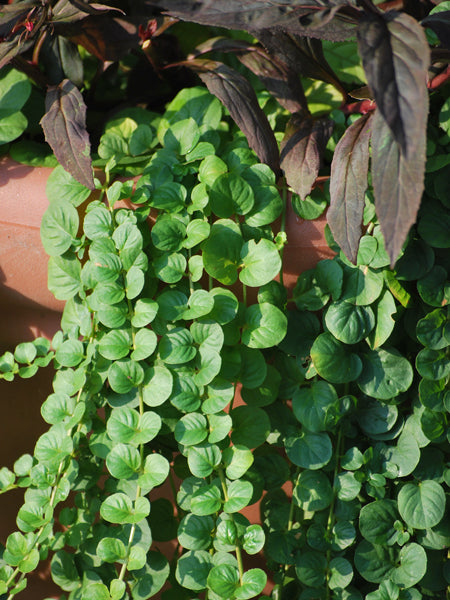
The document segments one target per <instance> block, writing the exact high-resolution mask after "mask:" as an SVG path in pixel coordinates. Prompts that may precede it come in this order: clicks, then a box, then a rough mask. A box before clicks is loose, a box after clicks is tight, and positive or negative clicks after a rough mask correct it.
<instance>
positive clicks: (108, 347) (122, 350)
mask: <svg viewBox="0 0 450 600" xmlns="http://www.w3.org/2000/svg"><path fill="white" fill-rule="evenodd" d="M131 342H132V339H131V332H130V331H129V330H127V329H114V330H113V331H109V332H108V333H106V334H105V335H104V336H103V337H102V338H101V339H100V342H99V345H98V351H99V352H100V354H101V355H102V356H104V357H105V358H108V359H109V360H119V359H121V358H125V357H126V356H128V353H129V352H130V347H131Z"/></svg>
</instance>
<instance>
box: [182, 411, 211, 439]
mask: <svg viewBox="0 0 450 600" xmlns="http://www.w3.org/2000/svg"><path fill="white" fill-rule="evenodd" d="M174 435H175V439H176V440H177V442H179V443H180V444H183V445H184V446H193V445H196V444H199V443H200V442H202V441H203V440H204V439H205V438H206V437H207V435H208V422H207V420H206V417H204V416H203V415H202V414H200V413H189V414H187V415H184V416H183V417H181V419H180V420H179V421H178V422H177V424H176V425H175V430H174Z"/></svg>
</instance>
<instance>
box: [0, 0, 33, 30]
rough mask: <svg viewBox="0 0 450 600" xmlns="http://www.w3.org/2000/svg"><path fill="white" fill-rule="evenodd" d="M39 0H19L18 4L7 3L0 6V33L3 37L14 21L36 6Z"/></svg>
mask: <svg viewBox="0 0 450 600" xmlns="http://www.w3.org/2000/svg"><path fill="white" fill-rule="evenodd" d="M38 4H39V2H38V1H37V0H32V1H31V2H21V3H20V4H7V5H5V6H2V7H1V8H0V35H1V36H2V37H3V36H5V35H6V34H7V33H9V32H10V31H11V29H12V28H13V27H14V25H15V23H16V22H17V21H19V20H21V19H23V18H24V17H26V16H27V14H28V13H29V12H30V10H31V9H32V8H33V7H34V6H37V5H38Z"/></svg>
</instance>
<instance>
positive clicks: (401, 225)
mask: <svg viewBox="0 0 450 600" xmlns="http://www.w3.org/2000/svg"><path fill="white" fill-rule="evenodd" d="M425 149H426V129H425V128H423V130H422V131H421V132H420V137H419V138H418V139H417V140H416V147H415V152H414V153H412V154H411V155H410V156H408V157H406V156H405V155H404V153H403V151H402V149H401V147H400V146H399V144H397V142H396V140H395V139H394V137H393V134H392V131H391V129H390V127H389V126H388V125H387V123H386V121H385V120H384V119H383V117H382V116H381V114H380V113H379V111H378V110H377V111H376V113H375V115H374V119H373V127H372V183H373V189H374V195H375V209H376V213H377V216H378V220H379V222H380V226H381V231H382V233H383V236H384V240H385V245H386V250H387V253H388V255H389V257H390V259H391V265H394V263H395V261H396V259H397V258H398V255H399V253H400V250H401V249H402V246H403V244H404V242H405V240H406V237H407V235H408V231H409V229H410V227H411V226H412V225H413V223H415V221H416V215H417V211H418V209H419V206H420V201H421V198H422V192H423V189H424V172H425Z"/></svg>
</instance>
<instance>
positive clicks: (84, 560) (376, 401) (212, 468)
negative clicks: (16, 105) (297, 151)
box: [0, 88, 450, 600]
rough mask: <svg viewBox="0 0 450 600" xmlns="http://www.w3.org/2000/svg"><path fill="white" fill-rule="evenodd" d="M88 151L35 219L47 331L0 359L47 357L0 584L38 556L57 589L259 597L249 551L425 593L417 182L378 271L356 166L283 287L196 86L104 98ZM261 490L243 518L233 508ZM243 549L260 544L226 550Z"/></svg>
mask: <svg viewBox="0 0 450 600" xmlns="http://www.w3.org/2000/svg"><path fill="white" fill-rule="evenodd" d="M278 116H279V114H278V113H277V114H273V115H272V117H273V120H274V121H275V120H276V118H278ZM434 126H435V127H436V129H435V131H436V132H437V133H436V136H435V143H436V146H435V149H439V148H441V150H442V149H443V148H444V147H445V145H446V144H447V142H448V139H446V140H443V138H442V132H438V124H434ZM330 143H333V142H330ZM334 143H335V142H334ZM98 154H99V158H98V159H97V160H96V162H95V163H94V164H95V165H96V167H97V168H98V169H99V170H98V171H97V177H98V179H97V180H96V187H97V190H98V191H97V192H96V193H94V196H91V195H90V194H91V192H90V191H89V190H88V189H87V188H85V187H84V186H83V185H81V184H80V183H78V182H77V181H76V180H75V179H73V178H72V177H71V176H69V175H68V174H67V173H66V172H65V171H64V170H63V169H62V168H61V167H57V168H56V169H55V170H54V171H53V173H52V175H51V178H50V180H49V185H48V194H49V199H50V207H49V209H48V211H47V212H46V214H45V216H44V218H43V222H42V230H41V231H42V242H43V244H44V247H45V249H46V251H47V253H48V254H49V255H50V262H49V281H48V283H49V289H50V290H51V291H52V292H53V293H54V294H55V296H56V297H57V298H58V299H61V300H65V301H66V307H65V309H64V313H63V316H62V321H61V331H59V332H58V333H57V334H56V335H55V336H54V338H53V340H52V341H51V342H48V341H46V340H44V339H42V338H40V339H38V340H35V341H34V342H30V343H24V344H19V346H17V348H16V349H15V351H14V353H10V352H7V353H6V354H4V355H3V356H2V357H1V359H0V376H1V377H2V378H4V379H7V380H13V379H14V377H16V376H19V377H31V376H32V375H33V374H34V373H35V372H36V371H37V370H38V368H39V367H42V366H46V365H48V364H49V363H51V364H53V366H54V367H55V369H56V373H55V378H54V381H53V392H52V393H51V394H50V396H49V397H48V398H47V400H46V401H45V402H44V404H43V405H42V409H41V412H42V416H43V418H44V420H45V421H46V422H47V423H48V424H49V430H48V432H47V433H45V434H43V435H42V436H41V437H40V438H39V440H38V441H37V443H36V447H35V451H34V455H33V456H31V455H25V456H23V457H21V458H19V459H18V460H17V462H16V463H15V464H14V467H13V470H9V469H8V468H3V469H1V470H0V487H1V491H2V492H7V491H8V490H11V489H14V488H17V487H21V488H25V490H26V491H25V503H24V505H23V507H22V508H21V509H20V511H19V514H18V517H17V525H18V529H19V531H18V532H16V533H13V534H12V535H11V536H9V538H8V540H7V541H6V547H5V549H4V551H3V555H2V558H1V561H0V593H1V594H4V595H5V598H12V597H13V596H15V595H16V594H18V593H19V592H20V591H21V590H22V589H24V587H25V586H26V578H27V574H28V573H29V572H31V571H33V570H34V569H36V568H37V566H38V563H39V561H40V560H41V559H45V558H46V557H47V556H48V557H50V558H51V572H52V578H53V580H54V581H55V582H56V583H57V584H58V585H59V586H60V587H61V589H62V590H63V591H64V592H65V594H66V595H65V597H68V598H69V599H70V600H125V599H126V598H132V599H133V600H145V599H147V598H151V597H152V596H154V595H155V594H157V593H158V592H159V591H160V590H161V588H162V587H163V585H164V584H165V583H166V582H168V589H167V590H166V591H164V592H163V595H162V598H163V599H164V600H174V599H177V600H178V599H189V598H202V599H205V600H206V599H207V600H217V599H223V600H225V599H227V600H232V599H236V600H245V599H248V598H253V597H260V598H263V597H264V596H262V595H261V594H262V593H263V590H264V588H265V585H266V579H267V574H268V573H269V572H271V573H273V574H274V581H275V588H274V589H273V591H272V592H271V598H273V600H280V599H283V600H291V599H297V598H298V599H299V600H313V599H319V600H331V599H333V600H362V599H365V600H420V599H421V598H424V599H436V600H437V599H439V600H441V599H442V598H443V595H444V594H445V593H446V592H445V590H446V589H447V587H448V584H449V581H450V571H449V567H448V561H446V559H447V548H448V545H449V541H450V530H449V520H448V518H447V517H446V498H447V497H448V486H449V484H450V475H449V474H450V471H449V467H448V462H447V461H448V449H449V446H448V444H449V439H448V411H449V410H450V400H449V398H450V396H449V391H448V379H449V376H450V366H449V365H450V362H449V360H448V347H449V341H450V329H449V315H448V307H447V304H448V302H449V289H448V275H447V272H448V271H447V270H448V252H446V248H447V246H448V238H447V237H446V233H445V227H446V225H445V224H446V223H448V199H446V196H445V194H443V193H442V192H441V188H438V187H433V186H431V185H429V186H427V195H426V197H425V198H424V200H423V204H422V209H421V213H420V215H419V220H418V223H417V225H416V226H415V227H414V228H413V230H412V231H411V233H410V236H409V241H408V244H407V246H406V247H405V249H404V251H403V254H402V256H401V258H400V260H399V261H398V263H397V265H396V269H395V271H393V270H391V269H390V267H389V263H390V258H389V256H388V255H387V253H386V252H385V249H384V244H383V237H382V235H381V232H380V228H379V225H378V223H377V221H376V217H375V212H374V208H373V201H372V198H371V194H370V189H369V192H368V193H367V194H366V198H365V210H364V223H365V235H364V236H363V237H362V238H361V241H360V243H359V249H358V253H357V261H356V264H352V263H350V262H349V261H348V260H347V259H346V258H345V256H344V254H343V253H342V252H340V251H339V248H338V247H337V246H336V245H335V243H334V241H333V240H332V239H331V237H330V238H329V240H330V244H331V245H332V247H333V248H334V249H335V250H336V252H337V255H336V258H334V259H333V260H324V261H321V262H319V264H318V265H317V267H316V268H315V269H313V270H310V271H307V272H305V273H303V274H302V275H301V276H300V278H299V280H298V283H297V285H296V287H295V290H294V293H293V297H292V298H290V299H289V300H288V299H287V297H286V290H285V288H284V286H283V285H282V284H281V283H278V282H276V281H274V278H275V277H276V276H277V275H278V274H279V273H280V271H281V270H282V254H283V244H284V241H285V235H284V234H283V231H282V229H283V227H281V232H280V233H279V234H277V235H275V234H274V232H273V230H272V224H273V223H274V221H276V220H277V219H278V218H279V217H280V216H281V217H282V216H283V213H284V204H285V201H284V200H285V199H284V195H285V192H283V186H282V184H280V182H277V181H276V180H275V175H274V173H273V171H272V170H271V169H270V168H269V167H268V166H267V165H263V164H260V163H259V162H258V161H257V159H256V157H255V155H254V153H253V152H252V151H250V150H249V148H248V145H247V142H246V140H245V138H244V136H243V135H240V134H239V132H238V131H237V130H236V128H235V127H234V125H233V124H232V122H231V120H230V119H229V118H228V117H226V116H224V114H223V109H222V107H221V104H220V102H219V101H218V100H217V99H216V98H214V97H213V96H211V95H210V94H209V93H208V92H207V91H206V90H205V89H203V88H191V89H187V90H184V91H183V92H181V93H180V94H179V95H178V96H177V97H176V98H175V99H174V100H173V101H172V102H171V103H170V104H169V106H168V108H167V111H166V113H165V114H164V115H163V116H162V117H161V116H158V115H156V114H153V113H150V112H148V111H145V110H143V109H132V110H129V111H126V112H125V113H123V114H122V115H118V116H117V117H116V118H115V119H114V120H113V121H111V122H110V123H109V124H108V125H107V127H106V130H105V133H104V135H103V137H102V138H101V140H100V145H99V149H98ZM100 173H101V174H100ZM137 175H140V177H139V178H138V179H137V182H136V183H135V182H134V181H133V180H130V179H129V178H130V177H132V176H137ZM117 176H122V177H121V178H118V177H117ZM124 177H125V179H124ZM280 192H281V193H280ZM95 194H96V195H95ZM324 197H325V196H322V197H321V198H322V200H321V202H322V201H323V198H324ZM129 201H131V203H132V204H131V205H130V202H129ZM307 203H309V204H307V205H308V206H310V207H311V206H316V204H317V203H315V202H314V201H313V200H311V199H310V198H309V199H308V200H307ZM294 204H296V205H299V204H300V201H299V199H298V198H295V197H294ZM319 204H320V202H319ZM436 214H439V215H440V219H441V223H440V227H439V226H438V225H436V220H435V219H434V218H433V215H436ZM442 214H444V215H445V216H444V217H442ZM281 220H283V218H282V219H281ZM238 288H239V291H238ZM250 288H257V300H256V301H254V302H253V303H252V302H251V301H250V300H248V301H247V297H250V291H249V290H250ZM238 298H241V299H243V301H240V300H239V299H238ZM238 385H239V389H240V394H241V396H242V400H243V403H242V404H240V405H237V403H236V401H235V398H236V387H237V386H238ZM166 481H167V482H168V483H169V485H167V486H165V487H164V488H162V489H163V490H169V491H168V492H167V493H166V492H164V493H165V495H162V496H161V493H160V492H161V489H160V488H159V486H161V485H162V484H163V483H165V482H166ZM261 498H262V501H261V517H262V520H261V523H262V524H261V525H260V524H254V523H250V522H249V520H248V519H247V518H246V517H245V516H243V515H242V514H241V511H242V510H243V509H244V508H245V507H247V506H249V505H251V504H253V503H255V502H257V501H258V500H261ZM447 515H448V514H447ZM172 539H173V540H177V541H176V542H175V543H174V545H173V547H172V549H171V550H170V552H167V551H166V552H162V551H160V549H159V544H160V543H161V542H165V541H170V540H172ZM261 551H262V552H263V554H264V556H265V559H266V565H267V568H265V569H260V568H248V567H247V566H246V565H247V555H252V554H256V553H259V552H261Z"/></svg>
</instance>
